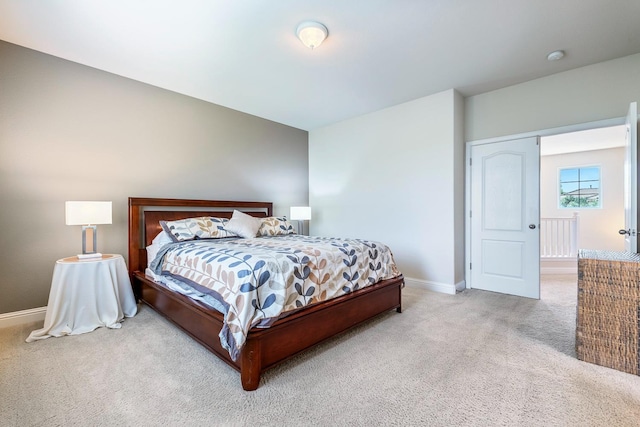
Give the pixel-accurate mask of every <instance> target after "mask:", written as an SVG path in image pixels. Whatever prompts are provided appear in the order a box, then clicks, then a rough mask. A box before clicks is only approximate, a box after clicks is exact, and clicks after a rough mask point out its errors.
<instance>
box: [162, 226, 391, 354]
mask: <svg viewBox="0 0 640 427" xmlns="http://www.w3.org/2000/svg"><path fill="white" fill-rule="evenodd" d="M150 268H151V269H152V271H153V272H154V273H155V274H159V275H165V276H171V277H173V278H176V279H179V280H181V281H183V282H186V283H188V284H189V285H191V286H193V287H194V288H196V289H197V290H199V291H201V292H205V293H207V294H210V295H212V296H213V297H214V298H215V299H217V300H218V301H219V302H220V303H221V306H222V307H224V310H223V311H224V313H223V314H224V319H225V322H224V326H223V329H222V331H221V332H220V341H221V343H222V346H223V347H224V348H225V349H226V350H227V351H229V354H230V355H231V358H232V359H233V360H237V357H238V355H239V352H240V349H241V348H242V346H243V344H244V342H245V340H246V336H247V333H248V331H249V329H251V328H252V327H253V326H258V327H268V326H269V324H270V323H272V322H273V321H275V320H276V319H277V318H278V317H279V316H280V315H281V314H282V313H285V312H287V311H290V310H295V309H297V308H301V307H305V306H308V305H310V304H314V303H317V302H320V301H326V300H329V299H331V298H335V297H338V296H341V295H344V294H348V293H350V292H353V291H356V290H358V289H360V288H363V287H365V286H368V285H371V284H374V283H376V282H378V281H380V280H385V279H390V278H393V277H397V276H399V275H400V273H399V272H398V270H397V268H396V265H395V262H394V260H393V255H392V254H391V251H390V250H389V248H388V247H387V246H385V245H383V244H381V243H378V242H372V241H366V240H360V239H338V238H319V237H307V236H299V235H287V236H276V237H257V238H254V239H211V240H193V241H188V242H180V243H172V244H168V245H166V246H164V247H163V248H162V249H161V250H160V251H159V253H158V255H157V256H156V258H155V259H154V260H153V262H152V263H151V265H150Z"/></svg>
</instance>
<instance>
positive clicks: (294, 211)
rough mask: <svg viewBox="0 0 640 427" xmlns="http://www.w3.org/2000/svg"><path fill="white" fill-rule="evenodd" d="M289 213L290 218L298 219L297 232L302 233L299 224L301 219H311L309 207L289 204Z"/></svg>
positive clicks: (301, 221)
mask: <svg viewBox="0 0 640 427" xmlns="http://www.w3.org/2000/svg"><path fill="white" fill-rule="evenodd" d="M290 214H291V215H290V216H291V218H290V219H292V220H294V221H298V234H302V231H301V228H300V226H301V225H302V223H303V221H309V220H310V219H311V208H310V207H309V206H291V212H290Z"/></svg>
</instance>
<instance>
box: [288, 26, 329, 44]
mask: <svg viewBox="0 0 640 427" xmlns="http://www.w3.org/2000/svg"><path fill="white" fill-rule="evenodd" d="M296 35H297V36H298V38H299V39H300V41H301V42H302V43H303V44H304V45H305V46H306V47H308V48H309V49H315V48H316V47H318V46H320V44H321V43H322V42H323V41H324V39H326V38H327V36H328V35H329V30H327V27H325V26H324V25H322V24H321V23H319V22H314V21H305V22H303V23H301V24H300V25H298V29H297V30H296Z"/></svg>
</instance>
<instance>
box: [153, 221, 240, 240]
mask: <svg viewBox="0 0 640 427" xmlns="http://www.w3.org/2000/svg"><path fill="white" fill-rule="evenodd" d="M227 222H229V220H228V219H226V218H215V217H210V216H201V217H198V218H187V219H181V220H178V221H160V225H161V226H162V229H163V230H164V231H166V232H167V233H168V234H169V235H170V236H171V238H172V239H173V241H174V242H184V241H187V240H194V239H222V238H224V237H238V236H237V235H235V234H234V233H231V232H229V231H227V230H225V228H224V226H225V225H226V224H227Z"/></svg>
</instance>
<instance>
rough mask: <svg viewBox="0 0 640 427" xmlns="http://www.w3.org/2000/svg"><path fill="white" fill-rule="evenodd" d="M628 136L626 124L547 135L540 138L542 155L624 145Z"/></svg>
mask: <svg viewBox="0 0 640 427" xmlns="http://www.w3.org/2000/svg"><path fill="white" fill-rule="evenodd" d="M626 137H627V126H625V125H620V126H610V127H605V128H598V129H590V130H582V131H579V132H569V133H562V134H558V135H552V136H545V137H542V138H540V155H541V156H553V155H556V154H566V153H575V152H579V151H580V152H581V151H592V150H604V149H608V148H618V147H624V146H625V142H626Z"/></svg>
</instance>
